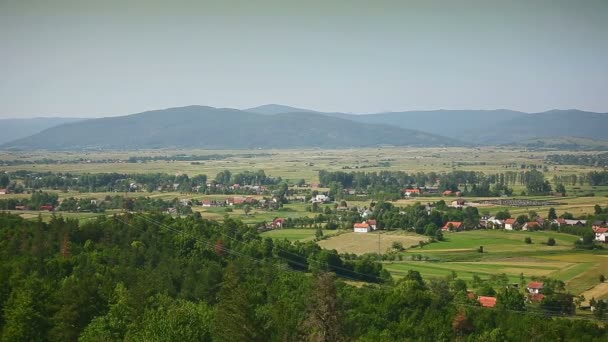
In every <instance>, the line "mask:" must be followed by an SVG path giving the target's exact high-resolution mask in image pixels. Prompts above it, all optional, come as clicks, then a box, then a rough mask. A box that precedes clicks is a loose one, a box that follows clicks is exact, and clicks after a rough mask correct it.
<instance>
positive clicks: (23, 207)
mask: <svg viewBox="0 0 608 342" xmlns="http://www.w3.org/2000/svg"><path fill="white" fill-rule="evenodd" d="M25 209H27V208H26V207H25V206H24V205H16V206H15V210H25Z"/></svg>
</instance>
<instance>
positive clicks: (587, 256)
mask: <svg viewBox="0 0 608 342" xmlns="http://www.w3.org/2000/svg"><path fill="white" fill-rule="evenodd" d="M445 237H446V241H442V242H436V243H431V244H428V245H425V246H424V247H422V248H420V247H416V248H409V249H407V250H406V251H405V252H404V253H402V258H403V261H392V262H385V264H384V266H385V268H386V269H387V270H388V271H389V272H391V274H393V276H395V277H396V278H399V277H402V276H404V275H405V274H406V273H407V271H408V270H415V271H418V272H420V273H421V274H422V276H423V277H425V278H434V277H446V276H450V275H452V272H456V273H457V275H458V277H459V278H461V279H464V280H467V281H470V280H472V279H473V276H474V275H477V276H479V277H481V278H482V279H488V278H490V277H491V276H492V275H498V274H502V273H504V274H506V275H507V277H508V278H509V281H510V282H513V283H519V282H520V276H521V275H522V274H523V276H524V278H525V281H530V280H531V279H532V278H533V277H550V278H554V279H559V280H562V281H564V282H565V283H566V288H567V289H568V290H569V291H571V292H572V293H574V294H581V293H588V294H590V295H593V296H595V297H596V298H608V286H599V287H596V285H598V283H599V281H598V278H599V275H600V274H605V275H608V252H591V251H576V250H574V242H575V241H576V240H577V239H578V237H576V236H573V235H567V234H560V233H555V232H509V231H503V230H474V231H466V232H459V233H446V234H445ZM525 237H531V238H532V241H533V243H532V244H526V243H525V242H524V238H525ZM549 237H553V238H554V239H555V240H556V242H557V244H556V245H555V246H547V245H546V244H543V242H546V241H547V239H548V238H549ZM398 239H401V241H407V242H404V243H403V245H404V246H405V247H408V246H410V245H415V244H417V243H418V241H419V240H424V239H426V237H424V236H421V235H416V234H403V233H397V232H392V233H388V234H381V241H382V242H383V245H382V246H381V249H383V252H384V251H386V248H388V247H390V243H391V242H392V241H395V240H398ZM319 245H321V246H322V247H324V248H327V249H337V250H338V251H339V252H349V253H357V254H362V253H365V252H377V251H378V235H377V234H355V233H347V234H342V235H339V236H336V237H332V238H329V239H327V240H324V241H320V242H319ZM479 246H483V247H484V253H479V252H477V248H478V247H479ZM416 255H421V256H423V259H422V260H425V259H426V257H428V260H429V261H414V260H412V256H414V257H415V256H416ZM589 291H591V292H589Z"/></svg>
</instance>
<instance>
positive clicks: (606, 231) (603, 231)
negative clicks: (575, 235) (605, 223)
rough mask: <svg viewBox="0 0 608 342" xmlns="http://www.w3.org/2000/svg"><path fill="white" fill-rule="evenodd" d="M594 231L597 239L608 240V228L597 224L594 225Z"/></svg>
mask: <svg viewBox="0 0 608 342" xmlns="http://www.w3.org/2000/svg"><path fill="white" fill-rule="evenodd" d="M593 232H594V233H595V241H600V242H603V243H607V242H608V228H604V227H597V226H596V227H593Z"/></svg>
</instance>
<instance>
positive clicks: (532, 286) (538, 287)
mask: <svg viewBox="0 0 608 342" xmlns="http://www.w3.org/2000/svg"><path fill="white" fill-rule="evenodd" d="M544 287H545V284H544V283H542V282H540V281H533V282H531V283H529V284H528V292H530V293H531V294H539V293H541V291H542V290H543V288H544Z"/></svg>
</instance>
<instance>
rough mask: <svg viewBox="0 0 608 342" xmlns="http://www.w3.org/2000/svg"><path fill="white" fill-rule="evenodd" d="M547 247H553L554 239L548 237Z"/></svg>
mask: <svg viewBox="0 0 608 342" xmlns="http://www.w3.org/2000/svg"><path fill="white" fill-rule="evenodd" d="M547 245H548V246H555V239H554V238H552V237H550V238H549V239H547Z"/></svg>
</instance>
